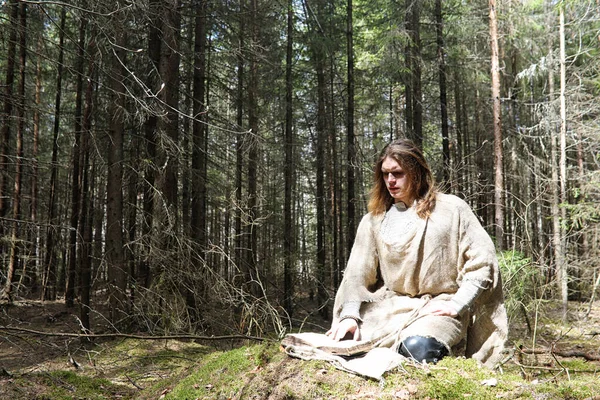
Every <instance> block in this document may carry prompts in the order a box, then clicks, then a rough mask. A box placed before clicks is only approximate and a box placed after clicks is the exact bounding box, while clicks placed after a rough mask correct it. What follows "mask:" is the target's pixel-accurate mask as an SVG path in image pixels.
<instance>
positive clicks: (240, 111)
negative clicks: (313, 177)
mask: <svg viewBox="0 0 600 400" xmlns="http://www.w3.org/2000/svg"><path fill="white" fill-rule="evenodd" d="M239 7H240V8H239V13H238V17H239V32H238V55H237V82H236V105H235V106H236V125H237V127H236V128H237V130H238V133H237V135H236V139H235V205H236V213H235V218H234V219H235V221H234V226H235V245H234V246H235V262H236V264H237V267H238V268H240V269H241V271H242V274H243V279H244V280H245V281H249V280H250V276H249V273H248V269H247V268H246V266H245V263H244V257H243V254H244V251H243V246H244V238H245V232H244V231H243V229H244V228H243V226H242V213H243V210H244V207H243V205H242V194H243V193H242V192H243V190H244V185H243V182H242V176H243V172H244V157H243V155H244V149H245V143H244V142H245V134H244V133H243V127H244V93H245V92H244V84H245V83H244V69H245V62H244V45H245V44H244V38H245V36H246V15H245V13H246V0H240V5H239ZM240 284H241V282H234V285H235V286H236V287H239V286H240Z"/></svg>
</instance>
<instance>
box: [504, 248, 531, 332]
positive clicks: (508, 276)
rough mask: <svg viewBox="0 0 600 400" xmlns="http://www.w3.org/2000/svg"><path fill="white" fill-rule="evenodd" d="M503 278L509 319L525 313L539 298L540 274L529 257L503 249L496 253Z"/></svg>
mask: <svg viewBox="0 0 600 400" xmlns="http://www.w3.org/2000/svg"><path fill="white" fill-rule="evenodd" d="M498 262H499V264H500V272H501V274H502V279H503V288H504V301H505V304H506V309H507V312H508V315H509V319H510V320H513V319H515V318H516V317H517V316H518V315H519V314H520V313H525V314H524V317H527V315H526V312H527V311H528V310H529V309H530V306H531V305H532V304H533V303H534V302H535V301H536V300H537V299H539V298H540V293H538V290H539V288H540V287H541V274H540V271H539V269H538V267H537V266H536V265H535V264H533V262H532V261H531V258H529V257H526V256H525V255H524V254H523V253H521V252H518V251H513V250H509V251H504V252H502V253H500V254H499V255H498Z"/></svg>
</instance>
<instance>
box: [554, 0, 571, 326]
mask: <svg viewBox="0 0 600 400" xmlns="http://www.w3.org/2000/svg"><path fill="white" fill-rule="evenodd" d="M559 10H560V161H559V167H560V203H561V204H565V202H566V201H567V105H566V98H565V92H566V90H567V85H566V50H565V5H564V3H561V4H560V6H559ZM560 217H561V219H562V221H564V222H566V220H567V209H566V207H564V206H563V207H561V213H560ZM560 229H561V235H560V240H561V247H562V251H563V257H561V258H562V259H561V262H560V264H559V263H557V271H556V272H557V276H558V282H559V286H560V297H561V300H562V319H563V321H566V320H567V311H568V301H569V288H568V282H569V275H568V273H567V263H566V260H565V257H564V252H565V251H566V232H565V228H564V225H563V224H561V228H560Z"/></svg>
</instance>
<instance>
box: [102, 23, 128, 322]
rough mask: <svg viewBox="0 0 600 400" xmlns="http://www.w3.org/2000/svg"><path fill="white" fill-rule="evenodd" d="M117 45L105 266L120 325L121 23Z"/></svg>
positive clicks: (123, 306)
mask: <svg viewBox="0 0 600 400" xmlns="http://www.w3.org/2000/svg"><path fill="white" fill-rule="evenodd" d="M114 30H115V39H116V46H115V48H114V49H113V53H114V54H113V56H112V57H111V60H110V66H111V68H110V77H109V87H110V89H111V101H110V109H109V115H111V116H113V117H112V118H111V119H110V123H109V128H108V152H107V153H108V157H107V162H108V175H107V183H106V245H105V246H106V247H105V252H106V255H105V257H106V265H107V274H108V285H109V291H108V303H109V307H110V311H109V313H110V318H109V319H110V321H111V322H112V323H113V324H117V323H120V322H121V320H122V318H123V317H125V315H126V312H127V309H128V305H127V296H126V293H125V290H126V287H127V273H126V266H125V258H124V253H123V192H122V187H123V139H124V132H125V121H124V117H125V115H124V114H125V93H124V87H123V75H124V71H123V66H122V65H121V63H122V62H124V60H125V58H124V49H125V33H124V32H123V30H122V27H121V26H119V22H116V23H115V26H114Z"/></svg>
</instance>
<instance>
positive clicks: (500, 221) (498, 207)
mask: <svg viewBox="0 0 600 400" xmlns="http://www.w3.org/2000/svg"><path fill="white" fill-rule="evenodd" d="M489 6H490V44H491V51H492V57H491V61H492V63H491V64H492V68H491V73H492V120H493V129H494V171H495V174H494V204H495V224H496V247H497V249H498V250H499V251H501V250H504V174H503V150H502V119H501V104H500V60H499V52H498V19H497V15H496V0H489Z"/></svg>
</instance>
